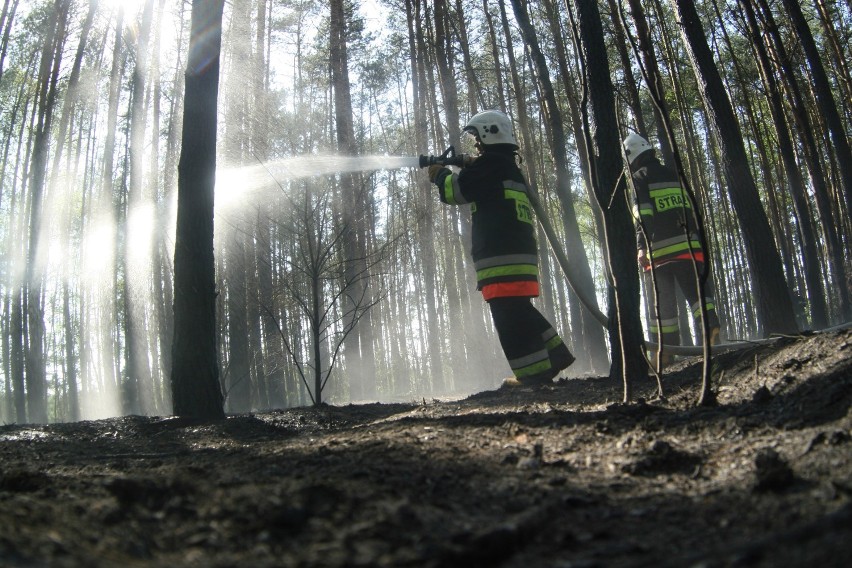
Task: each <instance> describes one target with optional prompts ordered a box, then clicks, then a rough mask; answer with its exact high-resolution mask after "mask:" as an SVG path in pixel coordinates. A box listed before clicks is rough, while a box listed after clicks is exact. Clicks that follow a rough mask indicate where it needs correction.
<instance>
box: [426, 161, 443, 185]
mask: <svg viewBox="0 0 852 568" xmlns="http://www.w3.org/2000/svg"><path fill="white" fill-rule="evenodd" d="M443 169H444V166H442V165H441V164H432V165H431V166H429V181H431V182H432V183H435V178H437V177H438V172H440V171H441V170H443Z"/></svg>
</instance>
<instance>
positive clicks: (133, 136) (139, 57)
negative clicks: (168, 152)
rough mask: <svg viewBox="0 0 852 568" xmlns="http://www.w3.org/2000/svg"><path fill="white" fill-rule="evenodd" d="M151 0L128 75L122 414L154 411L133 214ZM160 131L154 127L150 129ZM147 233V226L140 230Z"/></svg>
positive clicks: (140, 248) (141, 256)
mask: <svg viewBox="0 0 852 568" xmlns="http://www.w3.org/2000/svg"><path fill="white" fill-rule="evenodd" d="M153 16H154V0H146V2H145V4H144V8H143V10H142V21H141V23H140V25H139V35H138V38H137V43H136V66H135V68H134V69H133V76H132V79H131V86H132V87H131V88H132V93H131V107H130V183H129V184H128V195H127V210H126V213H125V238H124V250H123V255H122V262H123V265H124V281H123V290H122V292H123V296H124V333H125V340H126V347H125V359H126V368H125V371H124V372H125V377H124V388H123V389H122V395H123V405H124V412H125V413H126V414H149V413H151V412H152V410H153V402H154V401H153V394H152V384H151V368H150V366H149V364H148V334H147V331H146V329H145V319H146V311H147V310H146V308H147V305H148V303H149V296H148V283H147V281H146V280H143V279H142V278H139V277H138V275H139V274H146V275H147V274H148V273H149V272H150V268H151V266H150V260H151V257H150V250H151V249H150V242H151V241H150V239H151V238H152V235H150V234H145V233H141V232H140V233H137V231H138V230H139V229H138V228H137V227H138V225H137V224H136V217H137V215H138V214H139V211H140V208H141V207H142V206H143V205H145V204H146V200H145V198H144V196H143V184H144V181H145V180H144V177H145V171H146V167H145V164H144V161H143V159H142V158H143V155H144V146H145V132H146V124H147V120H146V112H145V87H146V78H147V75H148V60H149V51H150V38H151V21H152V19H153ZM155 134H156V136H159V132H156V133H155ZM143 230H145V231H146V232H147V229H143Z"/></svg>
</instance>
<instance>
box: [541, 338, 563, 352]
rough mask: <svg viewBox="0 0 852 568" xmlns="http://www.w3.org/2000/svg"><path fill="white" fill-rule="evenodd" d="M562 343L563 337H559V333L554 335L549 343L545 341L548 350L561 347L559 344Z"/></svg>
mask: <svg viewBox="0 0 852 568" xmlns="http://www.w3.org/2000/svg"><path fill="white" fill-rule="evenodd" d="M561 343H562V338H561V337H559V336H558V335H554V336H553V337H552V338H551V339H550V341H548V342H547V343H545V346H546V347H547V350H548V351H550V350H552V349H556V348H557V347H559V345H560V344H561Z"/></svg>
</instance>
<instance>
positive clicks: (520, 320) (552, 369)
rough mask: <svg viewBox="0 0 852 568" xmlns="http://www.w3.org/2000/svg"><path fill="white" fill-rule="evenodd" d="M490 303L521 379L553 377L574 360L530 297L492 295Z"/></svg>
mask: <svg viewBox="0 0 852 568" xmlns="http://www.w3.org/2000/svg"><path fill="white" fill-rule="evenodd" d="M488 306H489V307H490V309H491V317H492V318H493V320H494V327H496V328H497V336H498V337H499V338H500V346H501V347H502V348H503V353H504V354H505V355H506V359H507V360H508V361H509V367H511V369H512V372H513V373H514V375H515V377H517V378H518V379H523V378H527V377H532V376H548V375H549V378H553V377H555V376H556V374H557V373H558V372H559V371H561V370H562V369H564V368H566V367H567V366H568V365H570V364H571V362H573V360H574V357H573V356H572V355H571V352H570V351H569V350H568V346H566V345H565V343H564V342H563V341H562V338H561V337H559V334H558V333H556V330H555V329H553V326H552V325H551V324H550V322H548V321H547V319H546V318H545V317H544V316H543V315H541V312H539V311H538V310H537V309H536V308H535V306H533V305H532V302H531V301H530V298H525V297H508V298H493V299H491V300H489V301H488Z"/></svg>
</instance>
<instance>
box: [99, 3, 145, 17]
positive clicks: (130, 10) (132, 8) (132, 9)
mask: <svg viewBox="0 0 852 568" xmlns="http://www.w3.org/2000/svg"><path fill="white" fill-rule="evenodd" d="M144 3H145V0H101V6H103V7H104V8H106V9H109V10H118V9H119V8H124V15H125V16H129V15H134V14H136V12H138V11H139V10H141V9H142V5H143V4H144Z"/></svg>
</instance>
